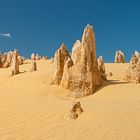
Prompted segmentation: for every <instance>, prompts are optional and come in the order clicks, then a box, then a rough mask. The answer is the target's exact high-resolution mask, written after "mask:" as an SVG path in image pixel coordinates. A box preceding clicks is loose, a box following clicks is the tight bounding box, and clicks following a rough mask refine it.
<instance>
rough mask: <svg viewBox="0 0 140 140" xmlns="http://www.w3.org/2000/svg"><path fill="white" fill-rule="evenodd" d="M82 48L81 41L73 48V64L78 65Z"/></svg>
mask: <svg viewBox="0 0 140 140" xmlns="http://www.w3.org/2000/svg"><path fill="white" fill-rule="evenodd" d="M80 48H81V42H80V40H77V41H76V42H75V43H74V45H73V48H72V55H71V58H72V60H73V64H76V63H77V61H78V59H79V57H80Z"/></svg>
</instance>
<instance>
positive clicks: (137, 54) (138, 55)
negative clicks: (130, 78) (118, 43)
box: [135, 50, 140, 58]
mask: <svg viewBox="0 0 140 140" xmlns="http://www.w3.org/2000/svg"><path fill="white" fill-rule="evenodd" d="M135 56H136V57H137V58H138V57H140V53H139V52H138V51H137V50H135Z"/></svg>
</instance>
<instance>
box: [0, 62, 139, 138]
mask: <svg viewBox="0 0 140 140" xmlns="http://www.w3.org/2000/svg"><path fill="white" fill-rule="evenodd" d="M51 66H52V64H51V63H50V60H40V61H37V69H38V70H37V71H36V72H30V68H31V65H30V64H25V65H21V66H20V71H21V73H20V74H18V75H16V76H14V77H10V74H11V68H7V69H0V140H71V139H73V140H93V139H94V140H140V133H139V132H140V119H139V118H140V85H139V84H133V83H128V82H126V81H123V80H122V75H123V73H124V72H125V70H126V68H127V66H128V64H106V71H107V73H108V72H112V73H113V76H112V77H109V80H108V81H107V82H106V83H104V85H103V86H102V87H100V89H98V90H97V91H96V92H95V93H94V94H93V95H91V96H87V97H85V98H82V99H78V100H80V102H81V105H82V108H83V110H84V112H83V113H82V114H81V115H80V116H79V117H78V119H77V120H74V121H67V120H65V119H64V115H65V113H66V112H68V111H69V110H70V108H71V105H72V102H73V99H71V98H67V97H66V93H67V90H65V89H64V88H62V87H60V86H54V85H53V86H51V85H50V78H51Z"/></svg>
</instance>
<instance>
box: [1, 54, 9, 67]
mask: <svg viewBox="0 0 140 140" xmlns="http://www.w3.org/2000/svg"><path fill="white" fill-rule="evenodd" d="M7 58H8V53H7V52H6V53H4V54H3V59H2V63H3V68H8V67H9V63H8V61H7Z"/></svg>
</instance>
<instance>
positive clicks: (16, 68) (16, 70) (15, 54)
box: [11, 49, 19, 76]
mask: <svg viewBox="0 0 140 140" xmlns="http://www.w3.org/2000/svg"><path fill="white" fill-rule="evenodd" d="M18 55H19V54H18V51H17V50H16V49H15V50H14V52H13V58H12V74H11V75H12V76H13V75H16V74H18V73H19V64H18Z"/></svg>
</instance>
